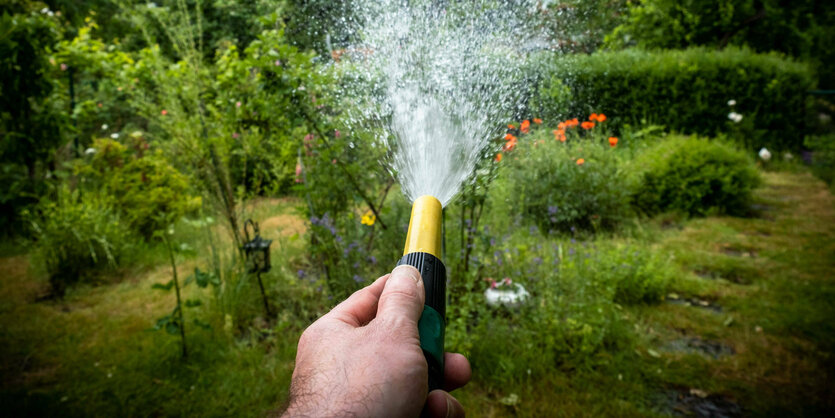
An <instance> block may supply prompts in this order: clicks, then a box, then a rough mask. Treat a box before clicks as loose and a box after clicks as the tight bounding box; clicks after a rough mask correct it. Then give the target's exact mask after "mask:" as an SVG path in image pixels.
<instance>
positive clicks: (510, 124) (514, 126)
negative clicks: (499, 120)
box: [507, 123, 516, 129]
mask: <svg viewBox="0 0 835 418" xmlns="http://www.w3.org/2000/svg"><path fill="white" fill-rule="evenodd" d="M507 129H516V125H514V124H512V123H509V124H507Z"/></svg>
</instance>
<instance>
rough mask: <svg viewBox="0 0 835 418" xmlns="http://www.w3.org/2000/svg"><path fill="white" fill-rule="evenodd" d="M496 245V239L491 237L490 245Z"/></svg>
mask: <svg viewBox="0 0 835 418" xmlns="http://www.w3.org/2000/svg"><path fill="white" fill-rule="evenodd" d="M494 245H496V239H495V238H490V246H491V247H492V246H494Z"/></svg>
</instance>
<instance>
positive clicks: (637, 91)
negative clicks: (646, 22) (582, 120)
mask: <svg viewBox="0 0 835 418" xmlns="http://www.w3.org/2000/svg"><path fill="white" fill-rule="evenodd" d="M540 62H541V63H542V64H544V65H543V66H542V67H541V71H542V72H541V73H540V83H539V85H538V88H537V91H536V92H535V93H534V97H532V100H531V107H532V109H531V111H532V112H534V113H535V114H537V115H543V117H546V116H547V117H552V118H558V117H559V118H564V117H566V116H569V115H580V114H589V113H591V112H603V113H605V114H606V115H608V116H610V117H611V118H612V119H613V122H615V123H621V124H622V123H638V122H641V121H647V122H650V123H656V124H661V125H665V126H667V127H668V128H669V129H671V130H674V131H679V132H683V133H696V134H701V135H707V136H715V135H717V134H718V133H721V132H727V133H731V134H735V136H736V137H739V138H741V139H742V141H743V143H744V144H745V145H746V146H747V147H749V148H751V149H758V148H759V147H762V146H766V147H769V148H774V149H798V148H800V147H801V146H802V145H803V137H804V135H805V131H806V127H805V122H804V121H805V120H806V118H805V116H806V112H807V110H806V109H807V93H806V92H807V91H808V90H810V89H812V88H813V87H814V79H815V78H814V74H813V73H812V70H810V68H809V67H808V66H807V65H805V64H801V63H798V62H795V61H792V60H790V59H787V58H784V57H782V56H780V55H777V54H758V53H755V52H752V51H750V50H748V49H738V48H727V49H724V50H721V51H717V50H711V49H706V48H691V49H686V50H666V51H646V50H639V49H627V50H624V51H618V52H599V53H595V54H592V55H575V56H571V57H556V56H549V57H547V58H544V60H542V61H540ZM730 100H735V101H736V105H735V106H733V107H731V106H729V105H728V102H729V101H730ZM731 111H735V112H737V113H739V114H742V115H743V119H742V121H741V122H739V123H734V122H732V121H730V120H729V118H728V114H729V113H730V112H731Z"/></svg>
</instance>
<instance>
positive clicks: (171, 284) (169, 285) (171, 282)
mask: <svg viewBox="0 0 835 418" xmlns="http://www.w3.org/2000/svg"><path fill="white" fill-rule="evenodd" d="M172 287H174V279H171V280H169V281H168V283H166V284H162V283H154V284H153V285H151V289H160V290H171V288H172Z"/></svg>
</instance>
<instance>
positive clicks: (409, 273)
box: [389, 264, 422, 284]
mask: <svg viewBox="0 0 835 418" xmlns="http://www.w3.org/2000/svg"><path fill="white" fill-rule="evenodd" d="M398 277H408V278H410V279H412V281H414V282H415V283H416V284H421V283H422V280H420V272H419V271H417V269H416V268H414V267H412V266H410V265H407V264H404V265H402V266H397V267H395V268H394V270H392V271H391V278H389V280H391V279H394V278H398Z"/></svg>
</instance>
